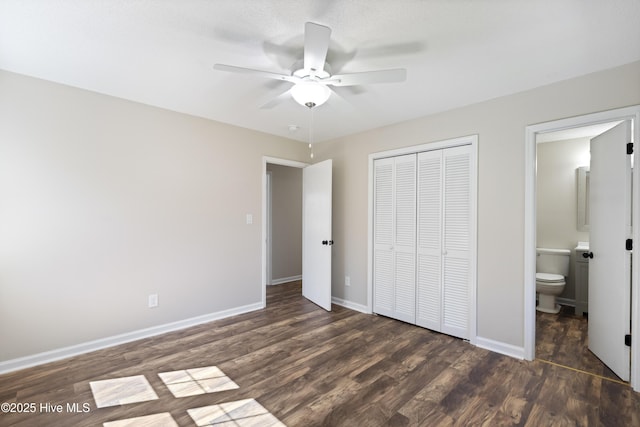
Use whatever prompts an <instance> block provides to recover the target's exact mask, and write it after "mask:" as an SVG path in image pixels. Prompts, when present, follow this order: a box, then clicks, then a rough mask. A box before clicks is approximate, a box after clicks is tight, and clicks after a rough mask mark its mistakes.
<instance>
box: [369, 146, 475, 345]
mask: <svg viewBox="0 0 640 427" xmlns="http://www.w3.org/2000/svg"><path fill="white" fill-rule="evenodd" d="M461 145H471V147H472V149H473V165H472V180H473V181H472V184H471V187H472V191H471V193H472V195H471V197H472V203H471V210H472V212H471V225H472V232H471V242H470V247H471V248H472V250H473V254H472V255H471V260H470V266H469V268H470V274H471V277H470V280H471V283H473V286H472V289H471V295H470V296H469V297H470V300H471V303H470V307H469V319H470V326H469V342H470V343H471V344H474V345H475V344H476V338H477V319H476V317H477V309H476V308H477V260H478V249H477V242H478V238H477V236H478V231H477V230H478V226H477V224H478V219H477V218H478V203H477V200H478V199H477V192H478V175H477V174H478V135H469V136H463V137H460V138H453V139H447V140H443V141H436V142H430V143H427V144H421V145H414V146H411V147H404V148H398V149H394V150H388V151H381V152H378V153H371V154H369V178H368V180H369V181H368V182H369V189H368V192H369V194H368V199H367V200H368V202H367V209H368V227H367V312H368V313H373V186H374V185H373V184H374V177H373V174H374V161H375V160H377V159H383V158H386V157H395V156H401V155H405V154H415V153H421V152H424V151H431V150H439V149H443V148H451V147H459V146H461Z"/></svg>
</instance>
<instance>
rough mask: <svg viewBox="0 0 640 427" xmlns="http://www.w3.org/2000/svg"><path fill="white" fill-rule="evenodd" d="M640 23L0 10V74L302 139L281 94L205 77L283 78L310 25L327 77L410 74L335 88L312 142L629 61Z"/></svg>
mask: <svg viewBox="0 0 640 427" xmlns="http://www.w3.org/2000/svg"><path fill="white" fill-rule="evenodd" d="M639 19H640V1H639V0H611V1H602V0H535V1H531V0H473V1H472V0H457V1H456V0H422V1H419V0H393V1H392V0H377V1H376V0H326V1H319V0H316V1H311V0H300V1H294V0H269V1H265V0H260V1H259V0H181V1H178V0H174V1H169V0H0V69H5V70H8V71H13V72H17V73H21V74H26V75H29V76H34V77H38V78H42V79H46V80H51V81H54V82H59V83H63V84H67V85H71V86H75V87H79V88H84V89H88V90H92V91H95V92H100V93H104V94H108V95H113V96H116V97H120V98H124V99H129V100H133V101H138V102H142V103H145V104H149V105H154V106H158V107H162V108H166V109H170V110H174V111H179V112H183V113H187V114H192V115H195V116H200V117H205V118H209V119H213V120H217V121H221V122H225V123H230V124H233V125H237V126H242V127H246V128H251V129H256V130H260V131H263V132H267V133H271V134H276V135H280V136H284V137H287V138H293V139H298V140H301V141H308V140H309V130H308V127H309V123H310V112H309V110H307V109H306V108H305V107H301V106H300V105H298V104H296V103H295V102H294V101H293V100H286V101H285V102H283V103H281V104H279V105H276V106H275V107H273V108H270V109H261V108H260V106H262V105H263V104H265V103H267V102H268V101H270V100H271V99H273V98H274V97H276V96H278V95H279V94H281V93H282V92H284V91H286V90H287V89H288V88H289V86H290V85H291V84H290V83H287V82H279V81H275V80H264V79H261V78H257V77H255V76H250V75H235V74H231V73H225V72H221V71H217V70H213V68H212V67H213V64H215V63H223V64H231V65H237V66H241V67H249V68H258V69H263V70H267V71H273V72H279V73H280V72H288V71H289V69H290V67H291V65H292V64H293V63H294V62H295V61H297V60H299V59H301V57H302V46H303V32H304V23H305V22H307V21H312V22H316V23H319V24H322V25H326V26H329V27H330V28H331V29H332V35H331V44H330V49H329V55H328V59H327V60H328V62H329V63H330V64H331V66H332V68H333V72H334V73H336V72H340V73H349V72H359V71H369V70H379V69H388V68H399V67H402V68H406V69H407V81H406V82H404V83H389V84H378V85H368V86H358V87H339V88H336V95H332V96H331V98H330V99H329V101H328V102H327V103H326V104H325V105H322V106H320V107H317V108H316V109H314V132H313V140H314V141H322V140H327V139H333V138H337V137H340V136H344V135H348V134H353V133H356V132H360V131H363V130H367V129H372V128H376V127H379V126H383V125H387V124H391V123H396V122H400V121H404V120H408V119H412V118H415V117H420V116H424V115H427V114H431V113H435V112H439V111H444V110H448V109H452V108H455V107H459V106H462V105H467V104H471V103H474V102H479V101H482V100H486V99H491V98H495V97H499V96H503V95H507V94H510V93H515V92H519V91H523V90H527V89H531V88H534V87H537V86H541V85H544V84H549V83H552V82H555V81H559V80H564V79H568V78H571V77H574V76H578V75H583V74H587V73H591V72H594V71H598V70H602V69H607V68H611V67H615V66H618V65H622V64H626V63H630V62H633V61H637V60H640V25H638V22H639ZM0 96H1V95H0ZM290 125H296V126H298V127H299V129H298V131H296V132H291V131H290V130H289V127H290Z"/></svg>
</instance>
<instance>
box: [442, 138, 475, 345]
mask: <svg viewBox="0 0 640 427" xmlns="http://www.w3.org/2000/svg"><path fill="white" fill-rule="evenodd" d="M442 155H443V175H442V176H443V180H444V187H443V190H444V191H443V215H442V216H443V251H442V254H443V257H442V263H443V265H442V275H443V282H442V283H443V284H442V292H443V295H442V328H441V331H442V332H444V333H446V334H449V335H454V336H456V337H460V338H469V325H470V323H469V311H470V310H469V306H470V292H471V283H470V274H471V269H470V266H471V249H472V248H471V243H472V239H471V236H472V223H471V221H472V198H471V172H472V151H471V147H470V146H462V147H455V148H449V149H446V150H444V151H443V153H442Z"/></svg>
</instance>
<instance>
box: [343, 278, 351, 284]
mask: <svg viewBox="0 0 640 427" xmlns="http://www.w3.org/2000/svg"><path fill="white" fill-rule="evenodd" d="M344 285H345V286H351V277H349V276H344Z"/></svg>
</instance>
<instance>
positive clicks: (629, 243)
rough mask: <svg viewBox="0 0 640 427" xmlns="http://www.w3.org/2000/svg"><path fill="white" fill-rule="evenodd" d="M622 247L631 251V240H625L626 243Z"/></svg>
mask: <svg viewBox="0 0 640 427" xmlns="http://www.w3.org/2000/svg"><path fill="white" fill-rule="evenodd" d="M624 247H625V249H626V250H628V251H631V250H633V239H627V241H626V242H625V244H624Z"/></svg>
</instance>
